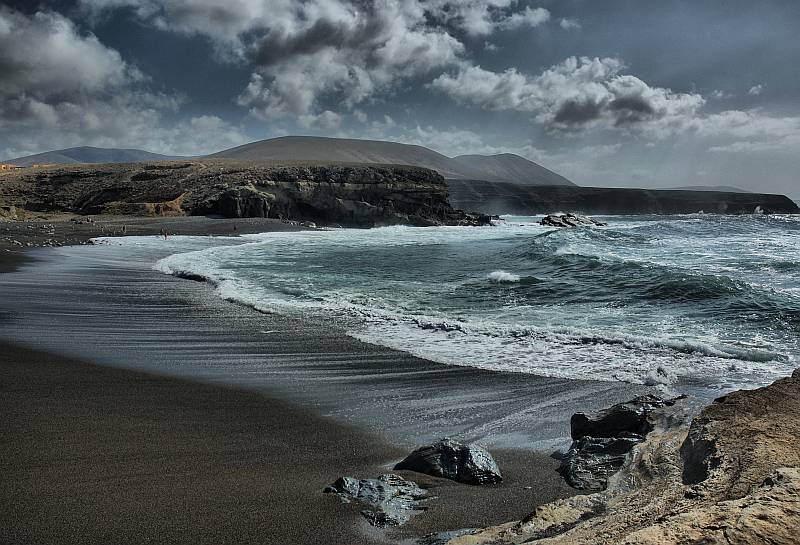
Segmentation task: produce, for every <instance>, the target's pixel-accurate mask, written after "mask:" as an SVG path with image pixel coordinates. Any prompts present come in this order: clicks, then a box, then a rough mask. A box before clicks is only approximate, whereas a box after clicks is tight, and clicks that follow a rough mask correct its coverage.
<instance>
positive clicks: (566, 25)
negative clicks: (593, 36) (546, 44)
mask: <svg viewBox="0 0 800 545" xmlns="http://www.w3.org/2000/svg"><path fill="white" fill-rule="evenodd" d="M558 25H559V26H560V27H561V28H562V29H563V30H580V29H581V23H580V22H579V21H578V20H577V19H567V18H563V19H561V20H560V21H559V22H558Z"/></svg>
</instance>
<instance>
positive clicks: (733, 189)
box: [665, 185, 752, 193]
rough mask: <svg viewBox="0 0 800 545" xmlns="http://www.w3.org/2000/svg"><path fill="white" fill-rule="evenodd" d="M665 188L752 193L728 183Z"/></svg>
mask: <svg viewBox="0 0 800 545" xmlns="http://www.w3.org/2000/svg"><path fill="white" fill-rule="evenodd" d="M665 189H669V190H675V191H722V192H725V193H752V191H746V190H744V189H740V188H738V187H733V186H730V185H687V186H684V187H667V188H665Z"/></svg>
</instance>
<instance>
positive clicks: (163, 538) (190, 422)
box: [0, 218, 574, 545]
mask: <svg viewBox="0 0 800 545" xmlns="http://www.w3.org/2000/svg"><path fill="white" fill-rule="evenodd" d="M173 221H174V220H173ZM192 221H193V219H192V220H190V221H187V222H186V223H184V224H183V225H185V226H186V227H185V229H186V231H185V232H186V234H190V233H195V234H206V233H207V230H206V229H205V228H200V229H198V225H197V224H194V225H192ZM199 221H200V225H202V224H203V222H205V221H212V222H213V221H215V220H206V219H205V218H202V219H199ZM143 223H145V224H146V228H147V229H155V232H156V233H157V232H158V230H159V229H160V227H159V224H158V223H157V222H155V221H151V222H143ZM179 223H180V222H179ZM0 225H6V226H7V225H8V224H0ZM212 225H213V224H212ZM265 227H266V226H265V225H264V224H263V223H262V224H260V225H255V226H254V227H253V229H254V230H257V231H264V230H267V229H266V228H265ZM275 227H278V228H283V226H275ZM21 228H22V229H27V228H26V227H21ZM219 228H220V229H223V230H226V228H225V227H219ZM239 228H241V227H239ZM295 228H296V227H295ZM176 232H177V229H176ZM98 234H99V233H98ZM34 240H35V241H39V242H40V241H41V239H34ZM25 258H26V256H25V254H22V253H16V252H4V251H0V270H12V269H13V268H14V267H16V266H17V265H18V264H19V263H20V260H24V259H25ZM274 319H276V320H277V319H278V318H277V317H275V318H274ZM0 449H2V451H3V456H2V458H1V459H2V462H0V464H1V465H2V467H0V497H2V498H3V500H2V502H0V520H2V521H3V522H2V524H1V525H0V543H9V544H12V543H47V544H50V543H53V544H55V543H76V544H77V543H103V544H106V543H115V544H116V543H147V542H152V543H193V544H194V543H209V544H224V543H250V542H252V543H260V544H273V543H274V544H316V543H330V544H333V545H336V544H339V543H341V544H349V545H358V544H361V543H381V542H386V540H387V539H403V538H408V537H410V536H420V535H422V534H425V533H427V532H433V531H443V530H448V529H457V528H463V527H475V526H484V525H491V524H498V523H501V522H505V521H508V520H513V519H516V518H520V517H522V516H524V515H526V514H527V513H529V512H530V511H532V510H533V509H534V508H535V507H536V506H537V505H540V504H541V503H545V502H548V501H552V500H553V499H555V498H558V497H564V496H568V495H570V494H571V493H573V492H574V491H572V490H571V489H569V488H568V487H567V486H566V485H564V484H563V482H562V481H561V479H560V477H559V476H558V474H557V473H556V472H555V467H556V466H557V462H556V461H555V460H553V459H552V458H550V457H548V456H546V455H543V454H540V453H536V452H532V451H525V450H511V451H495V452H494V454H495V455H496V458H497V460H498V462H499V464H500V466H501V468H502V469H503V472H504V475H505V478H506V479H505V482H504V483H503V484H502V485H499V486H492V487H472V486H466V485H459V484H456V483H453V482H450V481H446V480H442V479H435V478H431V477H427V476H422V475H418V474H412V473H407V472H402V473H403V474H404V475H405V476H406V477H407V478H412V479H413V480H415V481H417V482H418V483H419V484H420V485H422V486H424V487H427V488H429V489H430V490H431V494H432V495H435V496H437V499H435V500H433V501H431V502H429V503H428V510H427V511H426V512H424V513H422V514H420V515H418V516H417V517H416V518H415V519H413V520H412V522H410V523H409V524H408V525H406V526H404V527H402V528H401V529H400V530H397V531H390V532H386V533H384V532H380V531H376V530H374V529H372V528H370V527H369V526H368V525H367V524H366V523H364V522H363V520H362V519H361V517H360V515H359V514H358V511H359V507H358V506H357V505H353V504H351V505H344V504H341V503H340V502H339V501H338V500H337V499H336V498H334V497H331V496H327V495H323V494H322V493H321V490H322V489H323V488H324V486H325V485H326V484H328V483H330V482H332V481H333V480H335V479H336V478H337V477H339V476H341V475H352V476H357V477H370V476H376V475H379V474H380V473H384V472H387V471H388V470H389V468H390V467H391V463H393V461H395V460H398V459H400V458H401V457H402V456H404V455H405V454H407V452H408V446H407V445H404V446H402V447H400V446H396V445H393V444H392V442H391V441H389V440H387V438H385V437H379V436H377V435H374V434H371V433H369V432H366V431H363V430H361V429H358V428H355V427H353V426H348V425H343V424H341V423H339V422H337V421H335V420H333V419H331V418H328V417H323V416H321V415H320V414H319V413H317V412H314V411H311V410H308V409H304V408H302V407H298V406H296V405H293V404H292V403H288V402H285V401H281V400H279V399H277V398H274V397H269V396H267V395H265V394H263V393H256V392H251V391H246V390H240V389H236V388H230V387H224V386H219V385H205V384H202V383H197V382H192V381H186V380H180V379H175V378H165V377H160V376H156V375H152V374H146V373H141V372H136V371H129V370H122V369H113V368H108V367H101V366H97V365H92V364H88V363H84V362H79V361H75V360H70V359H67V358H63V357H60V356H56V355H51V354H47V353H44V352H40V351H34V350H30V349H26V348H23V347H20V346H18V345H14V344H10V343H7V342H0ZM526 487H532V488H531V489H530V490H525V488H526Z"/></svg>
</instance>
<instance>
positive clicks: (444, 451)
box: [394, 439, 503, 485]
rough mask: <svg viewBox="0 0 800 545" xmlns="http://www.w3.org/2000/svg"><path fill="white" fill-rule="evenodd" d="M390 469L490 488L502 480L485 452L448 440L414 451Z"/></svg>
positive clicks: (489, 456)
mask: <svg viewBox="0 0 800 545" xmlns="http://www.w3.org/2000/svg"><path fill="white" fill-rule="evenodd" d="M394 469H395V470H402V469H406V470H409V471H416V472H418V473H425V474H426V475H433V476H434V477H444V478H445V479H452V480H454V481H458V482H460V483H465V484H476V485H479V484H493V483H499V482H501V481H502V480H503V477H502V475H501V474H500V468H499V467H497V463H496V462H495V461H494V458H492V455H491V454H489V452H488V451H486V450H485V449H483V448H481V447H479V446H477V445H464V444H462V443H459V442H457V441H453V440H452V439H442V440H441V441H437V442H436V443H434V444H432V445H426V446H424V447H421V448H418V449H417V450H415V451H414V452H412V453H411V454H409V455H408V456H407V457H406V458H405V459H404V460H403V461H402V462H400V463H399V464H397V465H396V466H394Z"/></svg>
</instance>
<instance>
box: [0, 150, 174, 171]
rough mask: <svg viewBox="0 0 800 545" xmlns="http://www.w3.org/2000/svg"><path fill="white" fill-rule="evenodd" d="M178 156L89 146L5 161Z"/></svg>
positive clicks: (50, 162)
mask: <svg viewBox="0 0 800 545" xmlns="http://www.w3.org/2000/svg"><path fill="white" fill-rule="evenodd" d="M169 159H178V157H174V156H169V155H161V154H159V153H151V152H149V151H142V150H138V149H113V148H92V147H88V146H84V147H79V148H67V149H61V150H55V151H46V152H44V153H37V154H36V155H28V156H27V157H17V158H16V159H9V160H8V161H3V162H4V163H11V164H14V165H19V166H23V167H28V166H31V165H41V164H47V165H72V164H82V163H140V162H142V161H166V160H169Z"/></svg>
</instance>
